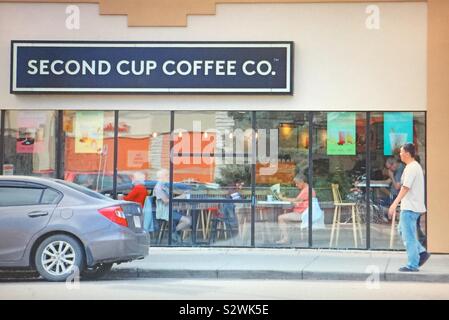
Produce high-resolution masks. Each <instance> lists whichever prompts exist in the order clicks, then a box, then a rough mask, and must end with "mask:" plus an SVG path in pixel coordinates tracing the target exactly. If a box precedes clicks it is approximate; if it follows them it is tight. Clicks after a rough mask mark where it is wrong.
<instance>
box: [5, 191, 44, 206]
mask: <svg viewBox="0 0 449 320" xmlns="http://www.w3.org/2000/svg"><path fill="white" fill-rule="evenodd" d="M43 191H44V189H38V188H18V187H0V207H7V206H29V205H37V204H39V201H40V200H41V196H42V192H43Z"/></svg>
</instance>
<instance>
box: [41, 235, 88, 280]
mask: <svg viewBox="0 0 449 320" xmlns="http://www.w3.org/2000/svg"><path fill="white" fill-rule="evenodd" d="M83 264H84V254H83V248H82V246H81V245H80V244H79V242H78V241H77V240H75V239H74V238H72V237H70V236H67V235H62V234H61V235H54V236H51V237H48V238H47V239H45V240H44V241H43V242H42V243H41V244H40V245H39V247H38V248H37V251H36V256H35V265H36V269H37V271H38V272H39V274H40V275H41V276H42V277H43V278H45V279H46V280H49V281H66V280H67V279H68V278H69V277H70V276H71V275H75V276H76V275H79V272H80V270H82V269H83Z"/></svg>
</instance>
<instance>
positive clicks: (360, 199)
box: [312, 112, 367, 248]
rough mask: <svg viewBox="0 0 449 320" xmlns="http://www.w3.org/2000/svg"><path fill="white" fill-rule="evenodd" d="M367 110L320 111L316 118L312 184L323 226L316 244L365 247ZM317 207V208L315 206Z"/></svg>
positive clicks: (336, 246)
mask: <svg viewBox="0 0 449 320" xmlns="http://www.w3.org/2000/svg"><path fill="white" fill-rule="evenodd" d="M365 117H366V113H362V112H319V113H314V120H313V147H312V148H313V149H312V151H313V187H314V189H315V191H316V194H317V199H318V202H319V206H317V209H316V210H315V211H318V212H317V214H316V213H315V212H313V216H314V218H315V217H318V216H319V215H322V217H323V221H322V222H324V226H323V225H317V228H316V229H314V230H313V247H320V248H325V247H331V248H366V236H365V234H366V233H365V231H366V219H365V217H366V205H365V203H366V201H365V200H366V196H365V194H364V191H363V186H362V185H360V184H359V182H361V181H364V179H363V177H364V175H365V172H366V151H367V150H366V119H365ZM313 209H315V208H313Z"/></svg>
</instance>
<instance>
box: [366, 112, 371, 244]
mask: <svg viewBox="0 0 449 320" xmlns="http://www.w3.org/2000/svg"><path fill="white" fill-rule="evenodd" d="M365 130H366V140H365V141H366V147H365V148H366V165H365V167H366V197H365V206H366V249H367V250H369V249H370V247H371V197H370V193H371V143H370V141H371V112H367V113H366V124H365Z"/></svg>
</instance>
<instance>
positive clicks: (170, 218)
mask: <svg viewBox="0 0 449 320" xmlns="http://www.w3.org/2000/svg"><path fill="white" fill-rule="evenodd" d="M174 131H175V112H174V111H170V150H169V154H170V155H169V160H170V164H169V165H170V170H169V171H170V174H169V201H168V236H167V237H168V245H169V246H170V245H171V243H172V241H171V240H172V239H171V235H172V229H173V226H172V224H173V214H172V211H173V157H174V155H173V147H174V140H173V138H174V135H173V132H174Z"/></svg>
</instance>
